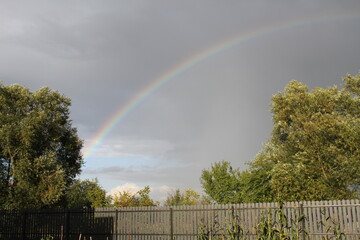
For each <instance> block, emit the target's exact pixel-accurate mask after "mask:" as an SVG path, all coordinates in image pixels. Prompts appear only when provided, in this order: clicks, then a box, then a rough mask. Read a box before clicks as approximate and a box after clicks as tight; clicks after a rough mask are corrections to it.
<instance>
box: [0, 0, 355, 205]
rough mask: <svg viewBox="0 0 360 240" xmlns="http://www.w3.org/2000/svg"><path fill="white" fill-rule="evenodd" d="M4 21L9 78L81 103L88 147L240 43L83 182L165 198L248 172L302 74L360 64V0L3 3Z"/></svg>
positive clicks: (140, 118)
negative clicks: (220, 172) (116, 117)
mask: <svg viewBox="0 0 360 240" xmlns="http://www.w3.org/2000/svg"><path fill="white" fill-rule="evenodd" d="M0 23H1V24H0V53H1V54H0V80H2V81H3V83H4V84H5V85H9V84H13V83H18V84H22V85H25V86H27V87H29V88H30V89H32V90H37V89H39V88H40V87H42V86H49V87H50V88H52V89H54V90H58V91H60V92H61V93H63V94H65V95H66V96H67V97H69V98H71V99H72V107H71V119H72V120H73V126H74V127H76V128H77V129H78V134H79V136H80V138H82V139H83V140H84V142H85V147H87V146H89V143H90V141H91V139H94V137H95V135H96V133H97V132H98V131H99V130H100V129H101V128H102V127H103V126H104V124H105V123H106V121H107V120H109V119H110V118H111V117H112V116H113V114H114V113H115V112H116V111H117V110H119V109H121V108H122V107H123V106H126V105H127V104H128V103H129V101H131V99H132V98H133V97H134V96H136V95H137V94H139V93H141V92H144V89H146V87H147V86H148V85H149V84H151V83H152V82H154V81H156V80H157V79H159V77H160V76H162V75H163V74H165V73H167V72H168V71H170V70H171V69H174V68H175V67H177V66H179V64H182V63H183V62H184V61H186V60H189V59H190V60H191V59H194V58H195V57H196V56H197V54H199V53H203V52H206V51H207V50H209V49H216V46H219V45H220V44H221V43H224V42H225V41H228V40H231V39H236V38H237V39H239V41H238V42H237V44H234V45H233V46H232V47H229V48H226V49H223V50H221V51H218V52H217V53H216V54H212V55H210V56H208V57H205V58H203V59H202V61H200V62H198V63H197V64H195V65H193V66H192V67H189V68H188V69H187V70H186V71H183V72H182V73H180V74H177V75H176V76H175V77H174V78H172V79H171V80H169V81H168V82H166V84H164V85H163V86H162V87H161V88H159V89H158V90H156V91H154V92H152V94H151V95H150V96H148V97H147V98H146V99H144V100H143V101H142V102H141V103H140V104H138V105H137V106H136V107H135V108H133V109H132V110H131V111H130V112H129V113H128V114H127V116H126V118H124V119H123V120H122V121H120V122H119V123H118V124H117V125H116V126H115V127H114V128H113V129H112V131H111V132H110V133H109V134H108V135H107V137H106V138H104V140H103V141H101V142H100V144H99V145H98V146H97V148H96V149H94V151H93V152H92V154H91V155H89V156H87V157H86V158H85V165H84V167H83V172H82V174H81V176H80V177H81V178H82V179H86V178H89V179H94V178H98V180H99V182H100V184H101V185H102V186H103V187H104V188H105V189H106V190H107V191H111V190H112V192H114V191H115V190H114V189H115V188H116V189H117V190H120V189H126V188H128V189H134V190H136V189H139V188H142V187H144V186H146V185H150V186H151V187H152V189H153V197H154V198H156V199H161V198H163V197H164V196H166V192H167V191H171V189H174V188H180V189H186V188H193V189H195V190H197V191H201V186H200V181H199V178H200V176H201V171H202V169H204V168H210V167H211V164H212V163H214V162H217V161H221V160H226V161H230V162H231V163H232V165H233V166H234V167H239V168H240V169H245V168H246V167H247V166H246V163H247V162H249V161H250V160H251V159H253V158H254V156H255V155H256V154H257V153H258V152H259V151H260V149H261V147H262V145H263V144H264V143H265V142H266V141H267V139H268V138H269V136H270V133H271V129H272V120H271V114H270V112H269V111H270V107H269V104H270V101H271V97H272V95H274V94H276V93H277V92H279V91H281V90H282V89H283V88H284V87H285V85H286V84H287V83H288V82H289V81H290V80H292V79H295V80H298V81H301V82H303V83H305V84H307V85H309V86H310V87H326V86H332V85H334V84H337V85H340V84H341V78H342V77H344V76H345V75H346V74H347V73H350V74H353V75H355V74H357V73H358V72H359V70H360V40H359V39H360V1H358V0H353V1H351V0H349V1H347V0H342V1H335V0H317V1H316V0H315V1H304V0H301V1H287V0H271V1H269V0H262V1H259V0H252V1H230V0H229V1H226V0H225V1H212V0H197V1H194V0H181V1H180V0H179V1H168V0H163V1H160V0H151V1H141V0H128V1H123V0H116V1H115V0H114V1H104V0H98V1H92V0H83V1H74V0H71V1H70V0H69V1H65V0H63V1H36V0H32V1H25V0H24V1H0ZM249 32H252V33H253V34H252V37H250V38H248V39H243V38H242V37H241V36H245V35H246V34H248V33H249ZM239 36H240V37H239Z"/></svg>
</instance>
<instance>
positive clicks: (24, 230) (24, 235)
mask: <svg viewBox="0 0 360 240" xmlns="http://www.w3.org/2000/svg"><path fill="white" fill-rule="evenodd" d="M23 215H24V216H23V231H22V239H23V240H26V215H27V213H26V211H24V212H23Z"/></svg>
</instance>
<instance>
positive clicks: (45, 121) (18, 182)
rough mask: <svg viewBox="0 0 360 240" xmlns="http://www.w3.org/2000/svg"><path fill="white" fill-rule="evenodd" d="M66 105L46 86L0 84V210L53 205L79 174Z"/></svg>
mask: <svg viewBox="0 0 360 240" xmlns="http://www.w3.org/2000/svg"><path fill="white" fill-rule="evenodd" d="M69 106H70V99H69V98H66V97H65V96H63V95H61V94H60V93H59V92H57V91H52V90H50V89H49V88H47V87H45V88H41V89H39V90H38V91H35V92H31V91H30V90H29V89H28V88H26V87H23V86H20V85H11V86H4V85H2V84H0V193H1V194H0V208H44V207H49V206H52V205H54V204H56V203H57V202H58V200H59V199H60V197H61V195H62V193H63V191H64V189H65V188H66V187H67V186H69V185H70V183H71V182H72V181H73V179H74V178H75V176H76V175H77V174H78V173H80V167H81V165H82V157H81V153H80V150H81V147H82V141H81V140H80V139H79V137H78V136H77V131H76V129H75V128H73V127H72V125H71V120H70V119H69Z"/></svg>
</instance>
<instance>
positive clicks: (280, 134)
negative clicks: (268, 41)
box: [251, 75, 360, 201]
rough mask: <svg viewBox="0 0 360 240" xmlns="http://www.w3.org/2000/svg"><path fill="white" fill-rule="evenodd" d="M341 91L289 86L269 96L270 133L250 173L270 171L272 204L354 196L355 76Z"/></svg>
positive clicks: (358, 150) (358, 105)
mask: <svg viewBox="0 0 360 240" xmlns="http://www.w3.org/2000/svg"><path fill="white" fill-rule="evenodd" d="M344 82H345V87H344V88H342V89H339V88H338V87H330V88H325V89H323V88H317V89H314V90H312V91H309V90H308V87H307V86H305V85H303V84H301V83H299V82H296V81H292V82H290V83H289V85H288V86H286V88H285V90H284V92H283V93H279V94H277V95H275V96H274V97H273V103H272V112H273V121H274V129H273V133H272V138H271V139H270V142H269V144H268V145H266V146H265V148H264V150H263V151H262V152H261V154H259V155H258V156H257V157H256V158H255V160H254V161H253V162H252V163H251V170H254V169H257V170H264V169H266V171H267V172H268V178H267V180H268V182H267V185H265V186H270V187H271V191H272V193H270V195H271V196H273V198H274V200H278V201H301V200H328V199H349V198H354V197H355V192H354V191H353V190H352V189H351V188H350V186H352V185H354V184H357V183H358V182H359V180H360V175H359V171H360V162H359V161H358V159H359V157H360V142H359V141H358V139H359V137H360V118H359V116H360V99H359V96H358V95H357V93H359V92H358V91H357V90H358V85H359V83H360V78H359V76H357V77H351V76H350V75H349V76H347V78H345V79H344Z"/></svg>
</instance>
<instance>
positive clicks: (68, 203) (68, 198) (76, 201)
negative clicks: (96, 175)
mask: <svg viewBox="0 0 360 240" xmlns="http://www.w3.org/2000/svg"><path fill="white" fill-rule="evenodd" d="M110 203H111V197H110V196H106V191H105V190H104V189H103V188H102V187H101V186H100V185H99V182H98V180H97V179H95V180H93V181H91V180H83V181H81V180H75V182H74V183H73V184H71V185H70V187H69V188H68V190H67V191H66V193H65V207H66V208H95V207H108V206H110Z"/></svg>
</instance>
